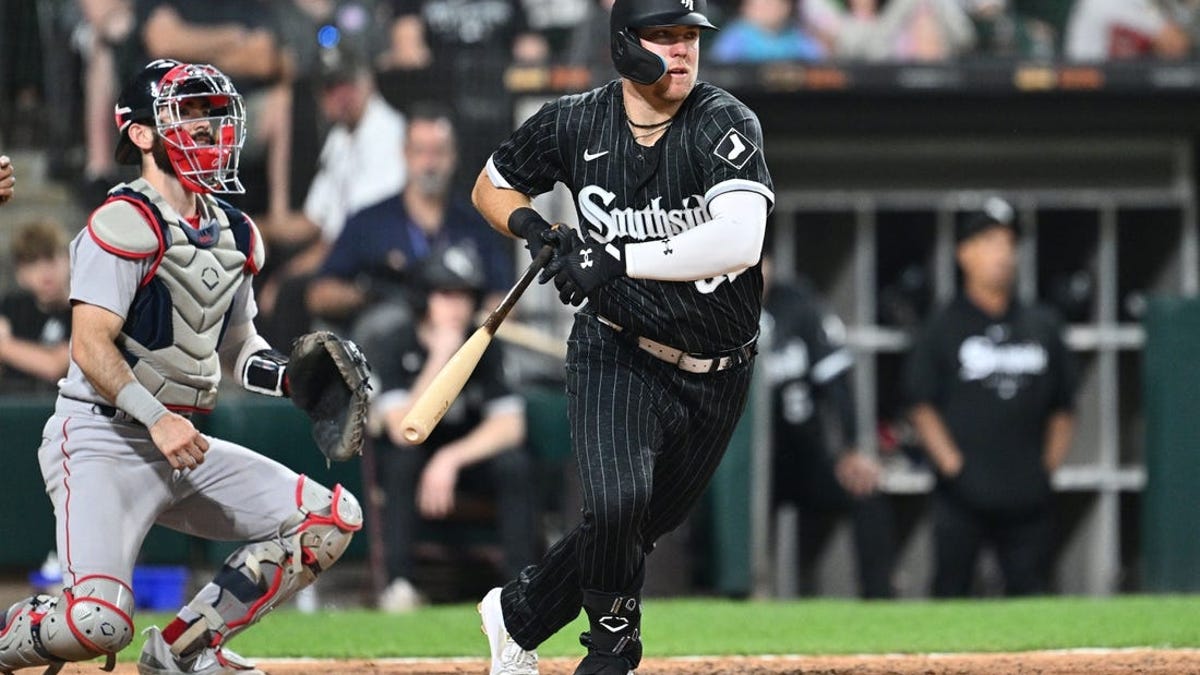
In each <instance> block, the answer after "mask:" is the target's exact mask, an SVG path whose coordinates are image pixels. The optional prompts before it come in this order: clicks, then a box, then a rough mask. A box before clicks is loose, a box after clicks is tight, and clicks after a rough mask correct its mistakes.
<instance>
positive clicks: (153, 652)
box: [137, 626, 266, 675]
mask: <svg viewBox="0 0 1200 675" xmlns="http://www.w3.org/2000/svg"><path fill="white" fill-rule="evenodd" d="M144 633H145V635H146V644H145V646H144V647H142V655H141V656H140V657H139V658H138V664H137V669H138V673H139V675H181V674H183V675H266V673H264V672H263V671H261V670H259V669H257V668H255V667H254V664H253V663H250V662H249V661H247V660H246V659H244V658H242V657H241V656H238V655H237V654H235V653H234V652H232V651H230V650H228V649H224V648H222V647H217V648H215V649H214V648H212V647H206V648H204V649H202V650H200V651H199V652H198V653H196V654H195V655H194V656H191V657H190V658H183V657H179V656H176V655H175V653H174V652H172V651H171V646H170V645H168V644H167V641H166V640H164V639H163V636H162V633H160V632H159V630H158V628H157V627H156V626H150V627H149V628H147V629H146V630H145V631H144Z"/></svg>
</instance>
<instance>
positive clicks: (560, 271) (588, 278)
mask: <svg viewBox="0 0 1200 675" xmlns="http://www.w3.org/2000/svg"><path fill="white" fill-rule="evenodd" d="M546 236H547V238H548V239H553V240H554V245H555V251H554V259H553V260H552V261H551V262H550V264H549V265H547V266H546V269H545V270H543V271H542V278H541V279H540V281H542V282H543V283H544V282H545V281H546V280H548V279H549V278H550V276H551V275H553V277H554V287H555V288H557V289H558V298H559V299H560V300H562V301H563V304H571V305H575V306H577V307H578V306H579V305H581V304H583V301H584V300H585V299H586V298H587V296H589V295H591V294H592V291H594V290H596V289H597V288H599V287H601V286H603V285H604V284H607V283H608V282H610V281H612V280H613V279H616V278H617V277H622V276H625V259H624V258H625V256H624V255H623V254H624V251H623V250H622V248H621V246H620V245H619V244H605V245H603V246H602V245H600V244H596V243H593V242H584V241H583V240H582V239H580V238H579V233H578V232H576V231H575V230H573V229H571V228H567V227H560V228H558V229H556V230H552V231H551V232H550V233H549V234H547V235H546Z"/></svg>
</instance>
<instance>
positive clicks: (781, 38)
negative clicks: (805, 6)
mask: <svg viewBox="0 0 1200 675" xmlns="http://www.w3.org/2000/svg"><path fill="white" fill-rule="evenodd" d="M824 56H825V48H824V46H822V45H821V43H820V42H818V41H817V40H815V39H813V38H812V37H810V36H809V35H808V34H806V33H805V32H804V31H802V30H800V26H799V23H798V20H797V17H796V6H795V3H794V0H742V4H741V13H740V14H738V17H737V18H736V19H734V20H733V21H730V22H729V23H728V24H726V25H725V26H724V27H722V29H721V32H719V33H717V35H716V38H715V42H714V43H713V48H712V53H711V58H712V59H713V60H714V61H717V62H720V63H734V62H759V61H781V60H789V61H816V60H819V59H821V58H824Z"/></svg>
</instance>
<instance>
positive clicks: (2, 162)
mask: <svg viewBox="0 0 1200 675" xmlns="http://www.w3.org/2000/svg"><path fill="white" fill-rule="evenodd" d="M13 174H14V172H13V165H12V160H11V159H9V158H8V155H0V206H3V205H4V204H7V203H8V200H10V199H12V196H13V189H14V187H15V186H16V184H17V177H16V176H15V175H13Z"/></svg>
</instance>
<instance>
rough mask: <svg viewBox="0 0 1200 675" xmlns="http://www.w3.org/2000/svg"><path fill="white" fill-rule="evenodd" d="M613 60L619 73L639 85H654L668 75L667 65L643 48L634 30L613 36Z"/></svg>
mask: <svg viewBox="0 0 1200 675" xmlns="http://www.w3.org/2000/svg"><path fill="white" fill-rule="evenodd" d="M612 59H613V65H614V66H616V68H617V72H618V73H620V74H621V75H622V76H623V77H626V78H628V79H630V80H632V81H634V82H636V83H638V84H646V85H649V84H654V83H655V82H658V81H659V80H660V79H662V76H663V75H666V74H667V63H666V62H665V61H663V59H662V57H661V56H659V55H658V54H655V53H654V52H652V51H650V50H649V49H646V48H645V47H643V46H642V41H641V39H640V38H638V36H637V33H635V32H634V30H633V29H632V28H625V29H623V30H618V31H615V32H614V33H613V34H612Z"/></svg>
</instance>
